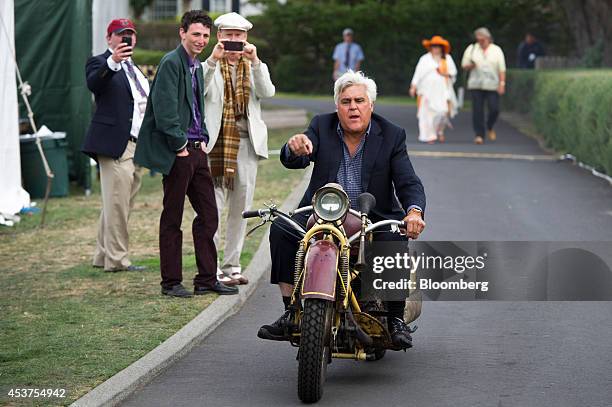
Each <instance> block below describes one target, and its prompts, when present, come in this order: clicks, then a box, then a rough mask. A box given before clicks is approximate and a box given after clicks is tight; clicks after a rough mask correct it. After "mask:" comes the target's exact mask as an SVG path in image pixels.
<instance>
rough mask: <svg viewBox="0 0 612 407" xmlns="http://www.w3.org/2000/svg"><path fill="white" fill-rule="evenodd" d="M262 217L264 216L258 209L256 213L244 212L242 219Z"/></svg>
mask: <svg viewBox="0 0 612 407" xmlns="http://www.w3.org/2000/svg"><path fill="white" fill-rule="evenodd" d="M261 215H262V214H261V209H257V210H255V211H244V212H242V218H243V219H249V218H258V217H260V216H261Z"/></svg>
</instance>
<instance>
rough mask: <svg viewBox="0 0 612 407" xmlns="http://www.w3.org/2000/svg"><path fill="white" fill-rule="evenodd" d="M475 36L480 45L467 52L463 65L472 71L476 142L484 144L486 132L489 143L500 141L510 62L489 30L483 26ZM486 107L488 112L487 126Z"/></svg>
mask: <svg viewBox="0 0 612 407" xmlns="http://www.w3.org/2000/svg"><path fill="white" fill-rule="evenodd" d="M474 36H475V37H476V43H475V44H471V45H469V46H468V47H467V48H466V49H465V52H464V53H463V59H462V60H461V66H462V67H463V69H465V70H466V71H469V72H470V76H469V79H468V83H467V87H468V89H469V90H470V93H471V94H472V121H473V126H474V132H475V133H476V137H475V138H474V143H476V144H482V143H483V142H484V136H485V131H486V133H487V136H488V138H489V140H491V141H495V140H496V139H497V134H495V130H493V126H494V125H495V122H496V121H497V116H498V115H499V97H500V96H501V95H503V94H504V93H505V92H506V59H505V57H504V52H503V51H502V49H501V48H500V47H498V46H497V45H495V44H493V37H492V36H491V32H490V31H489V30H488V29H486V28H485V27H480V28H479V29H477V30H476V31H474ZM485 104H486V106H487V110H488V113H487V117H486V123H485ZM485 124H486V128H485Z"/></svg>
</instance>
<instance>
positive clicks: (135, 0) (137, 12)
mask: <svg viewBox="0 0 612 407" xmlns="http://www.w3.org/2000/svg"><path fill="white" fill-rule="evenodd" d="M153 1H154V0H130V7H131V8H132V11H134V18H135V19H136V20H139V19H140V17H142V14H143V13H144V11H145V9H146V8H147V7H149V6H151V5H152V4H153Z"/></svg>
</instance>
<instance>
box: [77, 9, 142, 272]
mask: <svg viewBox="0 0 612 407" xmlns="http://www.w3.org/2000/svg"><path fill="white" fill-rule="evenodd" d="M106 41H107V43H108V50H106V52H104V53H103V54H100V55H96V56H93V57H91V58H89V60H88V61H87V65H86V68H85V70H86V75H87V87H88V88H89V90H91V91H92V92H93V94H94V97H95V100H96V111H95V113H94V115H93V118H92V119H91V124H90V125H89V128H88V130H87V135H86V137H85V142H84V143H83V148H82V151H83V152H84V153H85V154H87V155H88V156H90V157H92V158H93V159H94V160H96V161H97V162H98V164H99V166H100V189H101V195H102V211H101V212H100V225H99V227H98V238H97V243H96V251H95V253H94V256H93V266H94V267H99V268H104V271H110V272H115V271H139V270H143V269H144V267H143V266H136V265H133V264H132V263H131V262H130V260H129V258H128V241H129V238H128V219H129V215H130V210H131V208H132V207H133V206H134V198H135V196H136V193H137V192H138V189H139V188H140V173H139V170H138V168H136V166H135V165H134V160H133V159H134V150H135V148H136V142H137V139H138V132H139V130H140V125H141V123H142V120H143V117H144V112H145V108H146V105H147V97H148V94H149V82H148V81H147V79H146V78H145V76H144V75H143V74H142V72H140V69H138V67H137V66H136V65H135V64H134V62H133V61H132V58H131V55H132V52H133V50H134V46H136V28H135V27H134V24H133V23H132V22H131V21H130V20H128V19H126V18H121V19H117V20H113V21H111V22H110V24H109V25H108V28H107V30H106Z"/></svg>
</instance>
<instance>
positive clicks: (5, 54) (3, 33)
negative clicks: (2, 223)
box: [0, 0, 30, 218]
mask: <svg viewBox="0 0 612 407" xmlns="http://www.w3.org/2000/svg"><path fill="white" fill-rule="evenodd" d="M13 10H14V3H13V0H3V1H0V216H2V217H3V218H6V217H7V216H11V215H14V214H16V213H18V212H19V211H20V210H21V209H22V208H24V207H28V206H30V195H29V194H28V193H27V192H26V191H25V190H24V189H23V188H22V187H21V162H20V156H19V112H18V105H17V82H16V80H15V15H14V11H13Z"/></svg>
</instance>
